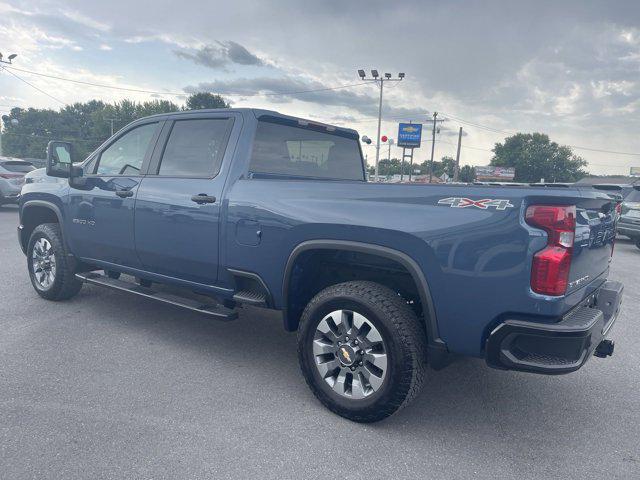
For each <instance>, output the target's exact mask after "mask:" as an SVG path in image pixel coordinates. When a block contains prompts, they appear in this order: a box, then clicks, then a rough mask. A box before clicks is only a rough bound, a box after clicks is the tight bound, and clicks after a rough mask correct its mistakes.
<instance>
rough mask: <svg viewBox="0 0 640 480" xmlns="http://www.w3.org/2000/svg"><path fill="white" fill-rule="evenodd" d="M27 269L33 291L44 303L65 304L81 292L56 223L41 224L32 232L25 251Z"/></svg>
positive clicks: (79, 283)
mask: <svg viewBox="0 0 640 480" xmlns="http://www.w3.org/2000/svg"><path fill="white" fill-rule="evenodd" d="M27 267H28V269H29V277H30V279H31V284H32V285H33V288H34V289H35V290H36V292H37V293H38V295H40V296H41V297H43V298H46V299H47V300H56V301H57V300H67V299H69V298H71V297H73V296H74V295H76V294H77V293H78V292H79V291H80V288H82V282H80V281H79V280H78V279H77V278H76V277H75V272H74V267H73V260H72V259H71V258H70V257H69V256H68V255H67V253H66V250H65V248H64V243H63V242H62V234H61V232H60V226H59V225H58V224H57V223H44V224H42V225H38V226H37V227H36V228H35V229H34V230H33V233H32V234H31V238H30V239H29V245H28V247H27Z"/></svg>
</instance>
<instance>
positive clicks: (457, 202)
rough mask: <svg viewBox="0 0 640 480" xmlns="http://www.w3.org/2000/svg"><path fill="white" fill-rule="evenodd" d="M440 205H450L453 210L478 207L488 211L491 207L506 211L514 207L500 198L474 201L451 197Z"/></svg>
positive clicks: (439, 201) (444, 199)
mask: <svg viewBox="0 0 640 480" xmlns="http://www.w3.org/2000/svg"><path fill="white" fill-rule="evenodd" d="M438 205H449V206H450V207H452V208H467V207H476V208H481V209H482V210H487V209H488V208H489V207H495V209H496V210H506V209H507V208H512V207H514V205H513V204H512V203H511V202H510V201H509V200H505V199H500V198H483V199H482V200H472V199H470V198H464V197H449V198H443V199H441V200H438Z"/></svg>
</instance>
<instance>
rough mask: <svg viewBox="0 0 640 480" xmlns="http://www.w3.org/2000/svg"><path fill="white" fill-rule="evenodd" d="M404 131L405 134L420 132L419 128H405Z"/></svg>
mask: <svg viewBox="0 0 640 480" xmlns="http://www.w3.org/2000/svg"><path fill="white" fill-rule="evenodd" d="M403 130H404V131H405V132H409V133H413V132H417V131H418V127H404V128H403Z"/></svg>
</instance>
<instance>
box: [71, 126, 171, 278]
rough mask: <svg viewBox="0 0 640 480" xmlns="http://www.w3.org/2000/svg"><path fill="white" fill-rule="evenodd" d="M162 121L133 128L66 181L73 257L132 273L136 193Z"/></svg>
mask: <svg viewBox="0 0 640 480" xmlns="http://www.w3.org/2000/svg"><path fill="white" fill-rule="evenodd" d="M161 124H162V122H161V121H158V120H155V121H147V122H140V123H137V124H134V125H132V126H131V127H130V128H128V129H127V130H125V131H123V132H121V133H119V134H118V135H117V136H115V137H113V138H112V139H111V140H110V141H109V143H107V144H106V145H105V146H104V147H102V148H101V149H100V151H98V152H97V153H96V155H94V157H93V158H92V160H90V161H89V163H88V164H86V165H85V166H84V167H83V168H84V171H83V176H82V177H80V178H77V179H75V178H74V179H73V180H72V181H71V182H70V186H71V188H70V189H69V199H68V207H67V208H68V209H69V210H68V215H67V220H66V221H67V222H68V224H67V228H66V232H68V235H67V241H68V242H69V245H70V246H71V251H72V252H73V253H74V254H75V255H76V256H78V257H81V258H85V259H92V260H99V261H102V262H108V263H113V264H116V265H124V266H128V267H133V268H137V267H139V266H140V262H139V260H138V258H137V256H136V252H135V244H134V241H133V212H134V205H135V200H136V193H137V191H138V187H139V185H140V181H141V180H142V178H143V173H144V171H145V169H146V167H147V166H148V164H149V161H150V159H151V154H152V152H153V148H154V145H155V143H156V141H157V139H158V135H159V134H160V131H161Z"/></svg>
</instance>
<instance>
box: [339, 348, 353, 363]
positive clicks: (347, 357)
mask: <svg viewBox="0 0 640 480" xmlns="http://www.w3.org/2000/svg"><path fill="white" fill-rule="evenodd" d="M340 353H341V354H342V357H343V358H344V359H345V360H346V361H347V363H351V356H349V352H348V351H347V350H346V349H345V348H343V349H341V350H340Z"/></svg>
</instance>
